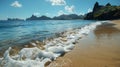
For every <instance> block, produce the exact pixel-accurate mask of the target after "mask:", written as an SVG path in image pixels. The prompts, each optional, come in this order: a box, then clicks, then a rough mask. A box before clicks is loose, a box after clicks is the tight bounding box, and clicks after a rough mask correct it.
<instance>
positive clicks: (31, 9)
mask: <svg viewBox="0 0 120 67" xmlns="http://www.w3.org/2000/svg"><path fill="white" fill-rule="evenodd" d="M96 1H98V2H99V4H101V5H105V4H106V3H108V2H110V3H111V4H112V5H120V0H0V19H6V18H8V17H10V18H23V19H25V18H27V17H30V16H31V15H32V14H34V15H37V16H41V15H47V16H49V17H53V16H58V15H61V14H71V13H76V14H79V15H80V14H85V13H87V12H89V11H91V10H92V8H93V6H94V3H95V2H96Z"/></svg>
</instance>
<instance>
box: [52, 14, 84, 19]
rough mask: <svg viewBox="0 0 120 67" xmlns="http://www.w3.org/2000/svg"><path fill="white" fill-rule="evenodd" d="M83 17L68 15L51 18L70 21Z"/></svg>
mask: <svg viewBox="0 0 120 67" xmlns="http://www.w3.org/2000/svg"><path fill="white" fill-rule="evenodd" d="M83 18H84V16H83V15H80V16H78V15H77V14H69V15H65V14H63V15H60V16H57V17H56V16H55V17H53V19H54V20H72V19H83Z"/></svg>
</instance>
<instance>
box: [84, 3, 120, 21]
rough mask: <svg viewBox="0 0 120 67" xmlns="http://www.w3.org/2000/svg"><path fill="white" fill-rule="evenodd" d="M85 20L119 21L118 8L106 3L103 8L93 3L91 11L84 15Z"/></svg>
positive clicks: (119, 13)
mask: <svg viewBox="0 0 120 67" xmlns="http://www.w3.org/2000/svg"><path fill="white" fill-rule="evenodd" d="M84 19H87V20H112V19H120V6H113V5H111V4H110V3H107V4H106V5H105V6H103V5H99V3H98V2H96V3H95V5H94V8H93V11H92V12H90V13H88V14H86V17H85V18H84Z"/></svg>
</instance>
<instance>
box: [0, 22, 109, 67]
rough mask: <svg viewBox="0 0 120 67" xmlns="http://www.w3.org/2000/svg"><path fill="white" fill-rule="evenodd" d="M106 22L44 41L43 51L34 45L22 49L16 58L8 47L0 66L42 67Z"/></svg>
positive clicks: (96, 23) (93, 24)
mask: <svg viewBox="0 0 120 67" xmlns="http://www.w3.org/2000/svg"><path fill="white" fill-rule="evenodd" d="M104 22H107V21H100V22H95V23H92V24H89V25H86V26H84V27H82V28H81V29H74V30H70V31H67V32H65V33H64V34H63V37H58V38H54V39H53V40H50V41H49V40H46V41H45V46H43V47H44V48H45V49H44V50H41V49H39V48H38V47H37V46H36V45H37V44H35V43H32V45H34V47H32V48H23V49H21V50H20V52H19V53H18V54H17V55H16V56H12V57H11V56H10V55H9V52H10V50H11V49H12V48H11V47H9V49H8V50H6V51H5V53H4V57H3V58H0V63H1V64H0V65H1V66H2V67H44V65H45V63H47V62H50V61H53V60H56V58H57V57H59V56H61V55H63V54H65V53H66V52H69V51H71V50H72V49H73V48H74V46H75V43H76V41H78V40H79V39H81V38H83V37H85V36H86V35H87V34H89V33H90V31H92V30H94V29H95V28H96V26H98V25H101V24H102V23H104Z"/></svg>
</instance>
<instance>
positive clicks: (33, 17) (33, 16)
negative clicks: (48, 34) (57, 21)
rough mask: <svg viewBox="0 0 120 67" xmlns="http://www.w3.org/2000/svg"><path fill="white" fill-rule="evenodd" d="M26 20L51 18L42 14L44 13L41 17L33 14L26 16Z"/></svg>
mask: <svg viewBox="0 0 120 67" xmlns="http://www.w3.org/2000/svg"><path fill="white" fill-rule="evenodd" d="M26 20H51V18H50V17H47V16H44V15H43V16H41V17H37V16H35V15H32V16H31V17H30V18H27V19H26Z"/></svg>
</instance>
